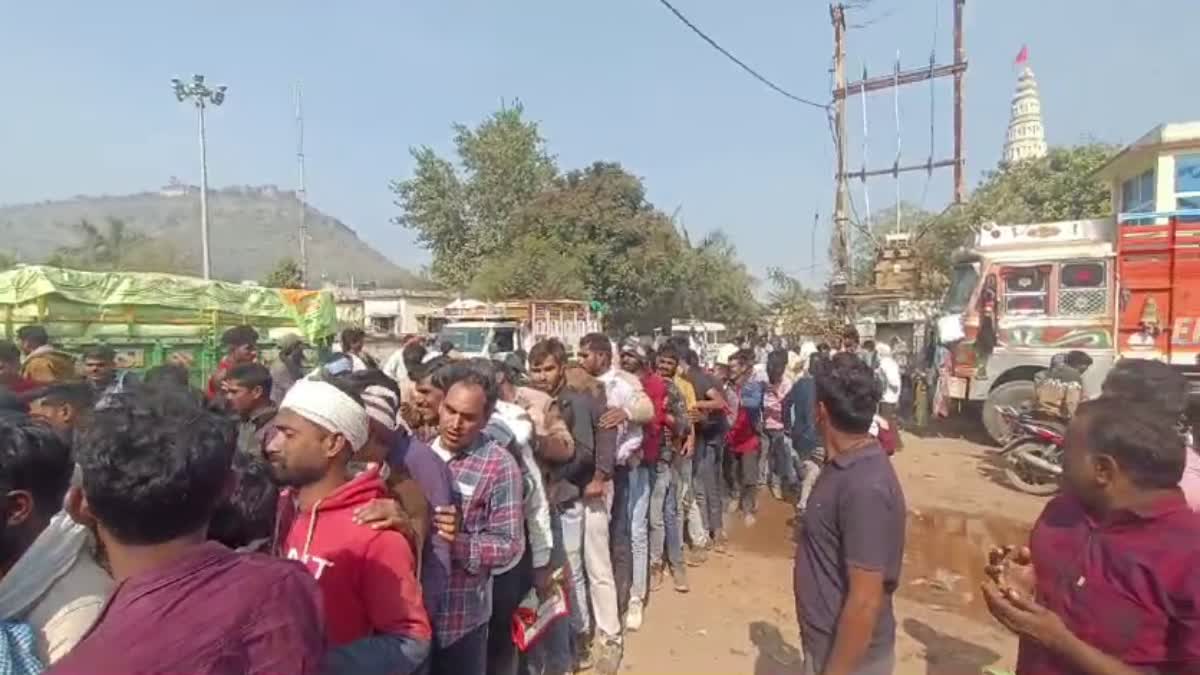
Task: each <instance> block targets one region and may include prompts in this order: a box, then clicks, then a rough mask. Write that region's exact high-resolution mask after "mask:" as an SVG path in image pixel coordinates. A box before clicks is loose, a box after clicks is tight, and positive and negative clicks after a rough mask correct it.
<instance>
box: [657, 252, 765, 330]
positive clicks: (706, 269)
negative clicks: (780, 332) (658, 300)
mask: <svg viewBox="0 0 1200 675" xmlns="http://www.w3.org/2000/svg"><path fill="white" fill-rule="evenodd" d="M684 243H685V247H684V249H683V252H682V261H683V264H682V270H681V273H680V282H681V283H679V285H678V286H677V287H676V288H677V289H678V290H677V292H676V294H675V297H674V300H675V302H674V303H673V304H674V309H675V314H676V315H677V316H680V317H685V318H696V319H702V320H706V321H721V322H723V323H726V324H728V325H729V326H730V327H731V328H733V329H735V330H741V329H745V328H749V327H750V326H752V325H755V324H756V323H757V322H758V321H759V319H761V318H762V314H763V307H762V305H760V304H759V302H758V301H757V300H756V299H755V298H754V287H755V285H756V280H755V279H754V277H753V276H752V275H751V274H750V272H749V271H748V270H747V269H746V266H745V264H744V263H742V261H741V260H740V259H739V258H738V255H737V249H736V248H735V247H734V245H733V243H732V242H730V241H729V237H728V236H726V235H725V233H724V232H722V231H720V230H716V231H714V232H710V233H709V234H707V235H705V236H704V238H703V239H701V240H700V242H699V243H698V244H695V245H692V244H691V238H690V237H688V236H685V237H684Z"/></svg>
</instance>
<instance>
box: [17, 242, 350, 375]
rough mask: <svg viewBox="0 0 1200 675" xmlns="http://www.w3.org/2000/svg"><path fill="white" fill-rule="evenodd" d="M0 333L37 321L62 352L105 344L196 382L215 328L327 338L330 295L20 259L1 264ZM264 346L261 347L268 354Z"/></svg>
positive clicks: (137, 362)
mask: <svg viewBox="0 0 1200 675" xmlns="http://www.w3.org/2000/svg"><path fill="white" fill-rule="evenodd" d="M0 312H2V313H3V321H4V336H5V339H8V340H13V339H14V338H15V336H16V331H17V329H18V328H20V327H21V326H26V325H33V324H38V325H41V326H44V327H45V328H46V330H47V332H48V333H49V334H50V339H51V341H52V342H53V343H54V344H55V345H56V346H57V347H59V348H60V349H62V350H64V351H66V352H68V353H78V352H80V351H82V350H84V349H86V348H88V347H91V346H95V345H99V344H105V345H108V346H110V347H112V348H113V349H114V350H116V352H117V355H118V356H117V360H118V366H119V367H121V368H127V369H132V370H144V369H146V368H151V367H153V366H156V365H161V364H163V363H166V362H167V361H173V362H178V363H183V364H187V365H188V366H189V370H190V371H191V377H192V381H193V382H195V383H200V382H202V381H204V379H205V378H207V377H208V375H209V374H210V373H212V371H213V370H215V369H216V365H217V362H218V361H219V360H220V356H221V345H220V338H221V334H222V333H223V332H224V331H225V330H227V329H229V328H231V327H233V326H237V325H242V324H247V325H250V326H253V327H254V328H255V329H256V330H257V331H258V333H259V336H260V338H261V340H262V342H263V344H262V347H263V348H264V350H269V349H270V347H271V345H272V343H273V341H274V340H275V339H277V338H279V337H281V336H283V335H286V334H288V333H295V334H299V335H301V336H303V337H304V339H305V340H306V341H307V342H308V343H309V344H311V345H314V346H319V345H327V344H328V343H329V342H330V341H331V340H332V339H333V336H334V334H335V333H336V331H337V317H336V314H335V311H334V302H333V296H332V295H330V294H329V293H328V292H327V291H306V290H290V289H278V288H266V287H262V286H253V285H242V284H234V283H228V282H223V281H205V280H203V279H198V278H195V277H187V276H179V275H173V274H151V273H140V272H83V271H79V270H71V269H63V268H58V267H49V266H44V265H29V266H22V267H18V268H16V269H13V270H9V271H7V272H0ZM272 356H273V355H271V354H270V353H269V351H268V353H267V354H265V357H266V359H267V360H270V358H271V357H272Z"/></svg>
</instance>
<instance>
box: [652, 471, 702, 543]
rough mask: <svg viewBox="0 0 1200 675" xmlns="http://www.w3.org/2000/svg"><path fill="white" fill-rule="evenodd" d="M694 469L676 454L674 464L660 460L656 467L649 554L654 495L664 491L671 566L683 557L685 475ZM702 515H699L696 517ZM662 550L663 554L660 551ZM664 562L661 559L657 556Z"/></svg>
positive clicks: (664, 529)
mask: <svg viewBox="0 0 1200 675" xmlns="http://www.w3.org/2000/svg"><path fill="white" fill-rule="evenodd" d="M691 471H692V466H691V461H690V460H689V459H687V458H680V457H676V458H675V460H674V461H672V462H671V463H669V464H668V463H666V462H663V461H659V463H658V466H657V467H655V474H654V488H653V492H652V493H651V495H650V533H651V538H650V542H651V543H650V556H651V559H655V558H654V537H653V533H654V495H656V494H658V493H659V490H660V487H661V490H662V495H663V501H662V519H663V535H664V536H665V538H666V550H665V551H662V552H661V553H665V554H666V557H667V562H669V563H670V564H671V565H673V566H674V565H682V564H683V563H684V560H683V508H682V506H683V504H682V501H683V500H682V497H683V495H682V492H683V485H684V479H683V476H684V475H686V474H690V473H691ZM698 516H699V514H697V517H698ZM661 553H660V554H661ZM658 560H659V562H661V559H658Z"/></svg>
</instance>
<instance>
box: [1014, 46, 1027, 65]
mask: <svg viewBox="0 0 1200 675" xmlns="http://www.w3.org/2000/svg"><path fill="white" fill-rule="evenodd" d="M1028 60H1029V46H1028V45H1021V51H1019V52H1017V61H1016V64H1017V65H1018V66H1023V65H1025V62H1026V61H1028Z"/></svg>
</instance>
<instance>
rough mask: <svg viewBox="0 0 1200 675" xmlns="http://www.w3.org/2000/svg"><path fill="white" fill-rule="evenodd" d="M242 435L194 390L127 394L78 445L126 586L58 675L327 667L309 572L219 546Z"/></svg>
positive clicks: (80, 505) (118, 576) (105, 540)
mask: <svg viewBox="0 0 1200 675" xmlns="http://www.w3.org/2000/svg"><path fill="white" fill-rule="evenodd" d="M234 444H235V438H234V431H233V427H232V425H231V424H230V423H228V422H227V421H225V420H223V419H221V418H219V417H217V416H215V415H213V414H211V413H209V412H206V411H205V410H203V409H202V408H201V407H200V406H199V405H197V403H196V402H195V400H194V399H192V398H190V397H187V396H186V395H184V394H183V393H182V392H175V391H168V390H154V391H147V390H142V391H138V392H131V393H123V394H120V395H117V396H114V397H113V400H112V401H111V403H110V405H109V406H107V407H105V408H104V409H103V410H97V411H96V412H95V416H94V419H93V420H92V422H91V423H90V424H89V425H87V427H86V428H85V429H83V430H82V431H81V432H80V433H79V434H78V436H77V437H76V441H75V448H74V451H75V458H76V461H77V462H78V464H79V467H80V469H81V472H82V494H80V492H79V488H73V492H74V494H73V495H72V496H71V497H70V501H71V502H72V504H73V505H74V506H75V507H76V508H73V509H72V510H73V511H74V512H77V513H78V514H79V517H80V518H81V519H82V520H85V521H87V523H88V524H89V525H91V526H93V527H94V528H95V531H96V532H97V534H98V536H99V538H100V541H101V543H102V544H103V546H104V550H105V551H106V553H107V554H108V560H109V563H110V565H111V568H112V573H113V578H114V579H115V580H116V582H117V587H116V589H115V590H114V592H113V595H112V597H111V598H110V599H109V601H108V604H107V605H106V606H105V608H104V610H103V612H102V613H101V615H100V618H99V619H98V620H97V622H96V624H95V625H94V626H93V627H92V630H91V631H90V632H89V633H88V634H87V635H86V636H85V637H84V639H83V640H82V641H81V642H80V643H79V644H78V645H77V646H76V647H75V649H74V650H72V651H71V652H70V653H69V654H67V656H66V657H65V658H63V659H62V660H60V661H59V662H58V663H56V664H55V665H54V667H53V668H52V669H51V670H50V671H49V672H52V673H56V674H59V675H64V674H74V673H79V674H80V675H85V674H87V675H90V674H91V673H149V672H174V673H229V674H230V675H232V674H234V673H250V672H255V673H300V674H302V675H307V674H310V673H311V674H315V673H318V672H320V670H321V661H322V658H323V656H324V651H325V639H324V629H323V626H322V624H321V613H320V610H319V600H318V597H319V596H318V591H317V586H316V582H314V581H313V579H312V577H311V576H310V575H309V574H308V572H306V571H305V569H304V568H303V567H301V566H300V565H298V564H296V563H294V562H288V561H284V560H275V559H272V558H269V557H266V556H262V555H259V554H255V553H241V554H239V553H234V552H233V551H230V550H229V549H228V548H226V547H225V546H223V545H221V544H219V543H216V542H207V541H205V532H206V530H207V529H208V523H209V520H210V518H211V517H212V514H213V511H214V510H215V509H216V507H217V504H218V502H220V501H221V499H222V497H223V495H224V494H225V493H226V491H227V490H228V488H229V485H230V481H231V463H232V459H233V453H234Z"/></svg>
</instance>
